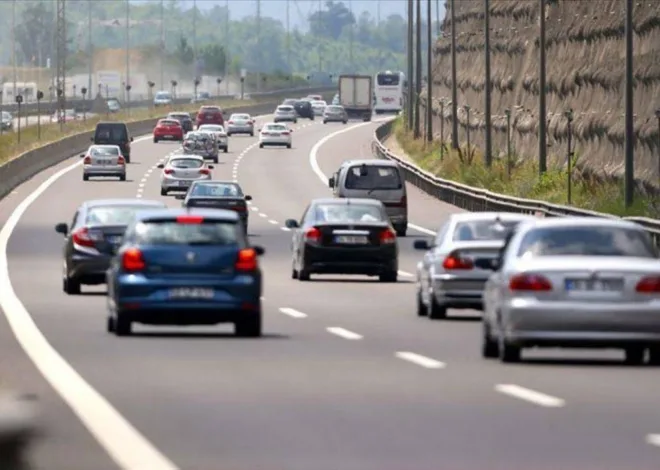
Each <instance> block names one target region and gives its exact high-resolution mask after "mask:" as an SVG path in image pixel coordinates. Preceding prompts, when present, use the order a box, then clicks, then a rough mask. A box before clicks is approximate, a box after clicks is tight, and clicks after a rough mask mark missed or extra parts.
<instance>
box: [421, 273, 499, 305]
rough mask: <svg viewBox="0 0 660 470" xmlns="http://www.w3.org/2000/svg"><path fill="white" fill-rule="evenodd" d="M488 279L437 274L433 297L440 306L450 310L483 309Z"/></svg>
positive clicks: (434, 279) (434, 281)
mask: <svg viewBox="0 0 660 470" xmlns="http://www.w3.org/2000/svg"><path fill="white" fill-rule="evenodd" d="M486 281H487V278H485V277H484V278H478V277H460V276H457V275H454V274H437V275H435V276H434V277H433V283H432V286H433V296H434V298H435V301H436V302H437V303H438V304H439V305H443V306H445V307H449V308H472V309H475V310H482V309H483V291H484V286H485V285H486Z"/></svg>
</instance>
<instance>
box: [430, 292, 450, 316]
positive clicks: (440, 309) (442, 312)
mask: <svg viewBox="0 0 660 470" xmlns="http://www.w3.org/2000/svg"><path fill="white" fill-rule="evenodd" d="M445 318H447V307H445V306H444V305H440V304H439V303H438V301H437V300H435V295H434V294H433V292H431V293H430V305H429V319H431V320H443V319H445Z"/></svg>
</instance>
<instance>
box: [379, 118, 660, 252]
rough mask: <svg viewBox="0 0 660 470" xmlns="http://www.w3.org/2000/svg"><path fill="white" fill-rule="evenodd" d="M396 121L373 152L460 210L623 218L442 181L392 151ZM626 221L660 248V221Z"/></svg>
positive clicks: (382, 132) (382, 127) (383, 132)
mask: <svg viewBox="0 0 660 470" xmlns="http://www.w3.org/2000/svg"><path fill="white" fill-rule="evenodd" d="M393 125H394V120H391V121H387V122H386V123H384V124H382V125H380V126H379V127H378V128H377V129H376V131H375V132H374V139H373V142H372V145H371V150H372V153H373V154H374V156H375V157H377V158H382V159H387V160H393V161H395V162H397V163H398V164H399V166H400V167H401V168H402V169H403V171H404V173H405V176H406V181H408V182H409V183H410V184H413V185H414V186H417V187H418V188H419V189H421V190H422V191H424V192H425V193H427V194H429V195H431V196H433V197H435V198H436V199H439V200H441V201H444V202H447V203H448V204H451V205H453V206H457V207H460V208H461V209H465V210H467V211H470V212H486V211H502V212H504V211H505V212H517V213H523V214H539V213H540V214H543V216H544V217H561V216H577V217H607V218H615V219H618V218H620V217H618V216H615V215H612V214H604V213H601V212H596V211H590V210H586V209H577V208H575V207H570V206H563V205H559V204H552V203H549V202H545V201H536V200H533V199H522V198H517V197H513V196H506V195H503V194H497V193H493V192H491V191H487V190H485V189H479V188H474V187H471V186H467V185H464V184H460V183H456V182H454V181H450V180H446V179H442V178H438V177H437V176H435V175H433V174H431V173H429V172H427V171H424V170H422V169H421V168H419V167H418V166H416V165H413V164H412V163H410V162H409V161H407V160H405V159H402V158H401V157H399V156H397V155H395V154H393V153H392V152H390V150H389V149H387V148H386V147H385V146H384V145H383V143H382V142H383V141H384V140H385V139H386V138H387V137H389V136H390V134H391V133H392V126H393ZM623 218H624V219H625V220H630V221H632V222H635V223H638V224H639V225H641V226H643V227H644V229H646V231H647V232H649V234H650V235H651V237H652V238H653V241H654V243H655V245H656V246H658V247H660V220H656V219H651V218H648V217H623Z"/></svg>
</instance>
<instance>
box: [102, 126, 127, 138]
mask: <svg viewBox="0 0 660 470" xmlns="http://www.w3.org/2000/svg"><path fill="white" fill-rule="evenodd" d="M96 139H97V140H109V141H111V142H117V141H127V140H128V133H127V132H126V126H125V125H122V124H110V125H107V126H104V125H102V124H99V125H97V126H96Z"/></svg>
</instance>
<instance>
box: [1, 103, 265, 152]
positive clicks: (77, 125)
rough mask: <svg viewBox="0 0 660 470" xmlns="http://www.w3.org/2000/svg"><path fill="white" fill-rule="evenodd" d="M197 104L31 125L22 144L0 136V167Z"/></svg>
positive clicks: (13, 134)
mask: <svg viewBox="0 0 660 470" xmlns="http://www.w3.org/2000/svg"><path fill="white" fill-rule="evenodd" d="M268 101H269V100H262V101H254V100H233V101H226V100H223V101H220V102H217V103H216V102H208V103H203V104H204V105H205V106H212V105H217V106H220V107H221V108H222V109H229V110H231V108H232V107H238V106H241V107H243V106H251V105H255V104H259V103H260V102H268ZM200 106H201V105H200V104H189V105H178V106H171V107H169V106H168V107H159V108H149V109H132V110H130V113H129V112H128V111H122V112H119V113H110V114H107V115H106V114H99V115H95V116H90V117H88V118H87V119H86V120H84V121H83V120H79V121H72V122H67V123H65V124H63V125H62V127H61V128H60V124H59V123H50V122H49V123H48V124H42V125H41V130H40V131H39V128H38V126H37V125H32V126H29V127H26V128H23V129H21V140H20V142H19V141H18V132H7V133H3V134H2V135H0V165H2V164H4V163H6V162H7V161H9V160H12V159H13V158H16V157H18V156H20V155H21V154H23V153H25V152H28V151H30V150H34V149H36V148H39V147H42V146H44V145H46V144H49V143H52V142H56V141H58V140H60V139H62V138H64V137H70V136H73V135H76V134H80V133H83V132H88V131H92V130H94V127H95V126H96V124H97V123H98V122H99V121H120V122H127V123H131V122H138V121H143V120H146V119H156V118H158V117H165V116H166V115H167V113H169V112H173V111H186V112H190V113H195V112H197V111H198V110H199V107H200Z"/></svg>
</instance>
